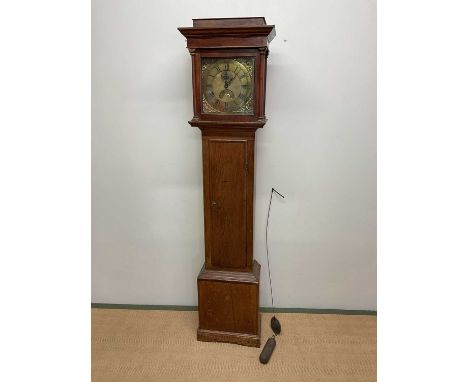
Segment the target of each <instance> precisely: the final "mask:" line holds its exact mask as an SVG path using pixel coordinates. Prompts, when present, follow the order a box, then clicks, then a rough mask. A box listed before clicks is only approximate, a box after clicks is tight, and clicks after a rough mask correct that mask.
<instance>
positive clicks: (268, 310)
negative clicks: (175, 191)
mask: <svg viewBox="0 0 468 382" xmlns="http://www.w3.org/2000/svg"><path fill="white" fill-rule="evenodd" d="M91 308H99V309H137V310H179V311H196V310H198V307H197V306H190V305H135V304H103V303H94V302H93V303H91ZM275 311H276V313H312V314H347V315H360V316H377V311H376V310H347V309H308V308H276V309H275ZM260 312H264V313H271V312H273V309H272V308H266V307H261V308H260Z"/></svg>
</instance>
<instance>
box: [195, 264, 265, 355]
mask: <svg viewBox="0 0 468 382" xmlns="http://www.w3.org/2000/svg"><path fill="white" fill-rule="evenodd" d="M259 282H260V264H259V263H258V262H256V261H254V264H253V270H252V272H235V271H226V270H207V269H206V268H205V266H203V268H202V269H201V271H200V274H199V275H198V279H197V284H198V311H199V326H198V332H197V339H198V340H200V341H215V342H230V343H234V344H239V345H245V346H254V347H260V316H259V314H258V296H259Z"/></svg>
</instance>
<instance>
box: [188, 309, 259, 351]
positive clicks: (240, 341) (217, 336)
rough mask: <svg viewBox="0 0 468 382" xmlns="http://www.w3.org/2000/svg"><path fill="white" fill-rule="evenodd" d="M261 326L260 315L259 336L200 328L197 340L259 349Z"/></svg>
mask: <svg viewBox="0 0 468 382" xmlns="http://www.w3.org/2000/svg"><path fill="white" fill-rule="evenodd" d="M260 325H261V319H260V315H259V316H258V333H259V334H248V333H231V332H223V331H218V330H209V329H200V328H198V330H197V340H198V341H204V342H227V343H230V344H236V345H242V346H250V347H254V348H259V347H260V345H261V341H260V332H261V330H260Z"/></svg>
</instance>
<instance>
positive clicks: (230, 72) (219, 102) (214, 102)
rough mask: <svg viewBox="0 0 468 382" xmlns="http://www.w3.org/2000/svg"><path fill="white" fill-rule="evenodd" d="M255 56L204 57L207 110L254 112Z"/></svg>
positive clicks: (203, 69) (204, 107)
mask: <svg viewBox="0 0 468 382" xmlns="http://www.w3.org/2000/svg"><path fill="white" fill-rule="evenodd" d="M254 68H255V58H254V57H238V58H222V59H220V58H207V57H205V58H202V100H203V103H202V108H203V113H216V114H245V115H252V114H253V113H254Z"/></svg>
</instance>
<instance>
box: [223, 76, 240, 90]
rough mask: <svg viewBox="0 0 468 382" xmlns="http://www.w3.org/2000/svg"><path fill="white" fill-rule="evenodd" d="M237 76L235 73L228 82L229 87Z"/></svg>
mask: <svg viewBox="0 0 468 382" xmlns="http://www.w3.org/2000/svg"><path fill="white" fill-rule="evenodd" d="M236 77H237V75H235V76H234V77H232V78H231V79H230V80H229V82H228V84H227V88H228V87H229V86H230V85H231V82H232V81H233V80H234V78H236ZM224 86H226V84H224ZM227 88H226V89H227Z"/></svg>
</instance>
